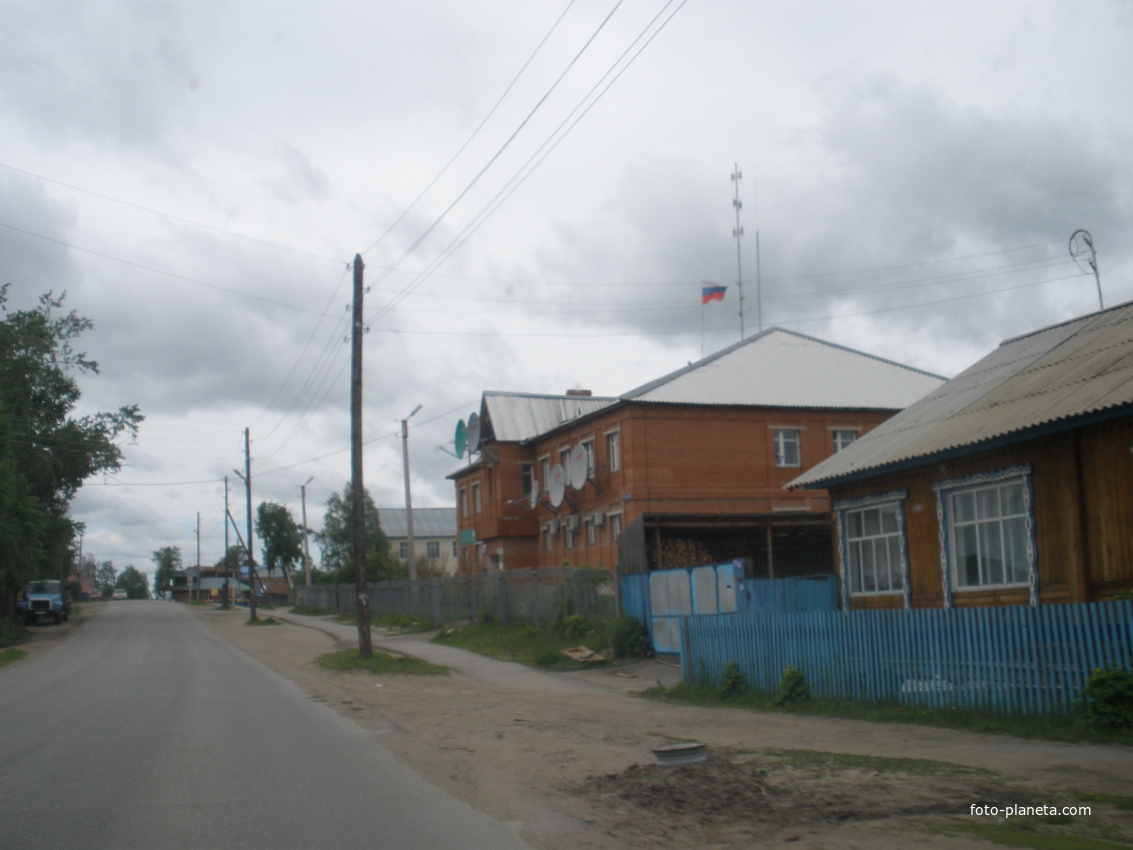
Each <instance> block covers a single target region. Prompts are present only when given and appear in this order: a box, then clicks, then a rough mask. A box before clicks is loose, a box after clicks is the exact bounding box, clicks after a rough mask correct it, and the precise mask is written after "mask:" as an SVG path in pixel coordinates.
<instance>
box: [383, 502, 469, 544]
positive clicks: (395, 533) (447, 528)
mask: <svg viewBox="0 0 1133 850" xmlns="http://www.w3.org/2000/svg"><path fill="white" fill-rule="evenodd" d="M378 517H379V519H380V520H381V526H382V531H383V532H385V535H386V537H392V538H398V537H408V536H409V526H408V524H407V523H406V510H405V508H378ZM413 536H414V537H415V538H417V537H456V508H414V509H413Z"/></svg>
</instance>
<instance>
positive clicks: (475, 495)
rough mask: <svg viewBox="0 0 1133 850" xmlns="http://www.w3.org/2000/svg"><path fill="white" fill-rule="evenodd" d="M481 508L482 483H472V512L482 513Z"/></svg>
mask: <svg viewBox="0 0 1133 850" xmlns="http://www.w3.org/2000/svg"><path fill="white" fill-rule="evenodd" d="M480 508H481V504H480V485H479V484H473V485H472V513H474V514H478V513H480Z"/></svg>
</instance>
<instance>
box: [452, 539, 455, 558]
mask: <svg viewBox="0 0 1133 850" xmlns="http://www.w3.org/2000/svg"><path fill="white" fill-rule="evenodd" d="M452 556H453V557H454V558H455V557H456V541H455V540H454V541H452Z"/></svg>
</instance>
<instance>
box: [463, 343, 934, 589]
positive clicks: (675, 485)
mask: <svg viewBox="0 0 1133 850" xmlns="http://www.w3.org/2000/svg"><path fill="white" fill-rule="evenodd" d="M942 382H943V378H941V377H939V376H937V375H931V374H929V373H927V372H923V371H920V370H917V369H912V368H909V367H907V366H902V365H900V364H897V363H893V362H891V361H888V360H884V359H881V358H877V357H873V356H871V355H868V354H864V353H862V352H859V351H854V350H852V349H848V348H845V347H843V346H839V345H833V344H830V343H827V342H823V341H821V340H818V339H815V338H813V337H808V336H805V335H803V334H798V333H794V332H792V331H786V330H782V329H779V328H771V329H769V330H766V331H764V332H762V333H760V334H758V335H755V336H752V337H749V338H747V339H744V340H742V341H741V342H739V343H736V344H735V345H732V346H729V347H728V348H725V349H723V350H722V351H720V352H717V353H716V354H714V355H711V356H710V357H707V358H704V359H702V360H700V361H698V362H696V363H691V364H689V365H688V366H687V367H685V368H682V369H679V370H677V371H675V372H672V373H670V374H667V375H665V376H663V377H661V378H658V379H657V380H655V381H651V382H649V383H648V384H645V385H643V386H641V387H637V388H635V389H632V390H630V391H629V392H627V393H625V394H623V395H620V396H613V397H597V396H593V395H591V394H590V393H589V392H588V391H586V390H572V391H569V392H567V393H566V394H564V395H561V396H560V395H537V394H531V393H504V392H485V393H484V394H483V397H482V401H481V405H480V410H479V414H478V418H479V429H478V431H479V433H478V434H477V435H476V436H477V441H476V445H475V446H471V445H470V449H474V450H475V451H476V457H475V458H474V460H472V462H471V463H469V464H468V465H467V466H466V467H464V468H463V469H461V470H459V471H457V472H455V473H453V474H452V475H450V476H449V478H451V479H452V480H453V482H454V485H455V489H456V494H457V528H458V530H459V546H458V552H459V562H460V571H461V572H462V573H475V572H483V571H486V570H491V569H499V568H503V569H513V568H524V567H558V566H563V565H564V564H566V565H570V566H574V567H584V566H588V567H603V568H605V569H608V570H613V569H614V568H615V566H618V567H619V568H620V570H621V571H622V572H623V573H631V572H645V571H647V570H653V569H664V568H667V567H677V566H693V565H696V564H703V563H709V562H718V561H731V560H733V559H735V558H740V559H743V562H744V564H745V573H746V574H747V575H748V576H749V577H753V578H766V577H784V576H791V575H805V574H813V573H830V572H832V571H833V551H832V548H831V536H830V532H829V528H830V503H829V499H828V498H827V496H826V494H825V493H824V492H808V493H790V492H787V491H786V490H785V489H784V487H785V485H786V484H787V483H788V482H789V481H790V480H791V479H792V478H794V477H795V476H796V475H797V474H798V472H799V471H800V470H802V469H806V468H808V467H810V466H813V465H814V464H816V463H818V462H819V461H821V460H822V459H823V458H825V457H827V456H829V455H831V454H833V453H834V452H837V451H840V450H841V449H844V448H845V447H846V446H848V445H850V444H851V443H852V442H853V441H854V440H856V439H857V438H858V437H859V436H860V435H862V434H864V433H866V432H868V431H870V430H871V429H872V428H874V427H876V426H877V425H878V424H879V423H881V422H883V421H885V420H886V419H888V418H889V417H890V416H892V415H893V414H894V413H895V412H896V411H898V410H900V409H901V408H903V407H905V406H906V405H908V404H910V403H911V402H912V401H914V400H915V399H917V398H919V397H920V396H921V395H923V394H924V393H926V392H928V391H929V390H931V389H934V388H936V387H937V386H939V385H940V384H941V383H942Z"/></svg>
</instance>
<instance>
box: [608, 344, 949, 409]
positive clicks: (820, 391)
mask: <svg viewBox="0 0 1133 850" xmlns="http://www.w3.org/2000/svg"><path fill="white" fill-rule="evenodd" d="M943 381H944V378H942V377H940V376H939V375H932V374H930V373H928V372H924V371H921V370H920V369H913V368H911V367H909V366H903V365H901V364H899V363H894V362H892V361H890V360H885V359H882V358H880V357H874V356H872V355H869V354H864V353H862V352H860V351H855V350H854V349H851V348H846V347H844V346H841V345H835V344H833V343H829V342H824V341H822V340H819V339H815V338H814V337H809V336H805V335H804V334H800V333H795V332H794V331H786V330H783V329H782V328H769V329H768V330H766V331H763V332H762V333H760V334H757V335H756V336H753V337H749V338H748V339H745V340H742V341H740V342H738V343H736V344H735V345H732V346H730V347H728V348H725V349H723V350H722V351H719V352H717V353H716V354H713V355H712V356H710V357H707V358H705V359H703V360H700V361H698V362H696V363H690V364H689V365H688V366H686V367H685V368H683V369H678V370H677V371H676V372H672V373H670V374H668V375H665V376H664V377H662V378H658V379H657V380H655V381H651V382H649V383H648V384H645V385H643V386H640V387H638V388H637V389H635V390H631V391H630V392H628V393H626V394H625V395H623V396H622V399H623V400H626V401H635V402H656V403H667V404H711V405H751V406H759V407H809V408H838V409H867V410H900V409H902V408H904V407H907V406H908V405H909V404H911V403H912V402H913V401H915V400H916V399H918V398H920V397H921V396H923V395H924V394H925V393H927V392H930V391H932V390H934V389H936V388H937V387H938V386H940V384H941V383H943Z"/></svg>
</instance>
